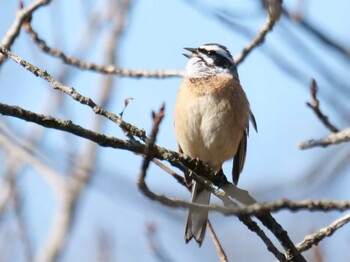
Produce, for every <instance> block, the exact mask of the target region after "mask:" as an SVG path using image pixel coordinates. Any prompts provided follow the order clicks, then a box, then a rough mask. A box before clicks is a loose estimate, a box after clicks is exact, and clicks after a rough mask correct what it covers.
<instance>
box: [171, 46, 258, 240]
mask: <svg viewBox="0 0 350 262" xmlns="http://www.w3.org/2000/svg"><path fill="white" fill-rule="evenodd" d="M184 49H185V50H187V51H189V53H185V54H183V55H184V56H185V57H187V58H188V62H187V65H186V70H185V74H184V77H183V80H182V82H181V85H180V87H179V90H178V93H177V96H176V102H175V109H174V129H175V136H176V141H177V145H178V151H179V152H180V153H183V154H185V155H188V156H190V157H191V158H194V159H199V160H201V161H203V162H204V163H205V164H207V165H208V166H209V167H210V168H212V169H214V170H215V172H216V173H217V174H218V173H219V172H222V165H223V163H224V162H226V161H228V160H230V159H233V167H232V181H233V183H234V184H235V185H237V183H238V179H239V177H240V173H241V172H242V170H243V166H244V162H245V158H246V151H247V136H248V132H249V121H250V122H251V123H252V125H253V127H254V129H255V130H256V131H257V125H256V121H255V117H254V115H253V113H252V111H251V109H250V105H249V101H248V99H247V96H246V94H245V92H244V90H243V89H242V86H241V84H240V80H239V77H238V72H237V66H236V64H235V62H234V60H233V58H232V55H231V53H230V51H229V50H228V48H227V47H225V46H224V45H221V44H217V43H208V44H204V45H201V46H199V47H197V48H184ZM191 191H192V193H191V199H190V202H191V203H196V204H201V205H209V203H210V194H211V193H210V191H208V190H207V189H205V188H204V187H203V185H201V184H199V183H197V182H193V183H192V190H191ZM207 222H208V209H207V208H203V207H193V206H191V207H190V208H189V211H188V216H187V222H186V228H185V240H186V243H188V242H189V241H190V240H191V239H192V238H194V239H195V240H196V241H197V243H198V244H199V246H201V245H202V242H203V239H204V236H205V231H206V226H207Z"/></svg>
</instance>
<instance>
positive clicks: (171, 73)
mask: <svg viewBox="0 0 350 262" xmlns="http://www.w3.org/2000/svg"><path fill="white" fill-rule="evenodd" d="M24 28H25V30H26V31H27V33H28V34H29V35H30V37H31V38H32V39H33V41H34V43H36V44H37V45H38V47H39V48H40V49H41V50H42V51H43V52H45V53H47V54H49V55H51V56H54V57H57V58H59V59H61V60H62V61H63V62H64V63H66V64H68V65H72V66H75V67H78V68H80V69H85V70H90V71H94V72H96V73H101V74H109V75H119V76H123V77H134V78H141V77H148V78H167V77H182V76H183V75H184V72H183V71H181V70H158V71H150V70H146V69H141V70H131V69H121V68H118V67H117V66H115V65H113V64H109V65H98V64H95V63H91V62H87V61H83V60H80V59H78V58H75V57H72V56H68V55H66V54H65V53H64V52H63V51H62V50H60V49H57V48H52V47H50V46H48V45H47V43H46V42H45V40H43V39H41V38H40V37H39V35H38V33H36V32H35V31H34V29H33V28H32V26H31V24H30V22H27V23H25V26H24Z"/></svg>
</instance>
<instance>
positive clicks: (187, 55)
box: [183, 47, 197, 58]
mask: <svg viewBox="0 0 350 262" xmlns="http://www.w3.org/2000/svg"><path fill="white" fill-rule="evenodd" d="M184 49H185V50H187V51H190V52H191V54H183V55H184V56H186V57H187V58H191V57H192V56H193V53H194V52H195V51H197V48H192V47H185V48H184Z"/></svg>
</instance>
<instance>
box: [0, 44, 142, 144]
mask: <svg viewBox="0 0 350 262" xmlns="http://www.w3.org/2000/svg"><path fill="white" fill-rule="evenodd" d="M0 53H2V54H4V55H5V56H7V57H9V58H11V59H12V60H13V61H15V62H16V63H18V64H20V65H21V66H22V67H24V68H25V69H27V70H28V71H29V72H31V73H33V74H34V75H35V76H38V77H40V78H43V79H45V80H46V81H48V82H49V83H50V85H51V86H52V87H53V88H54V89H58V90H60V91H62V92H64V93H65V94H67V95H69V96H71V97H72V98H73V99H74V100H76V101H78V102H79V103H81V104H84V105H87V106H89V107H90V108H91V109H92V110H93V111H94V112H95V113H96V114H99V115H102V116H104V117H106V118H108V119H109V120H111V121H113V122H114V123H116V124H117V125H118V126H119V127H120V128H122V129H123V130H124V132H125V133H127V134H131V135H134V136H137V137H138V138H140V139H141V140H145V139H146V134H145V132H144V131H143V130H140V129H138V128H137V127H135V126H132V125H130V124H127V123H126V122H125V121H123V120H122V119H121V118H120V117H118V116H117V115H116V114H113V113H110V112H107V111H106V110H105V109H103V108H102V107H100V106H98V105H97V104H96V103H95V102H94V101H93V100H92V99H91V98H88V97H85V96H82V95H81V94H79V93H78V92H77V91H76V90H75V89H74V88H73V87H69V86H65V85H63V84H62V83H60V82H59V81H57V80H56V79H55V78H53V77H52V76H51V75H50V74H49V73H47V72H46V71H44V70H41V69H39V68H38V67H36V66H34V65H32V64H30V63H29V62H27V61H25V60H23V59H21V58H20V57H19V56H16V55H15V54H13V53H12V52H10V51H9V50H7V49H6V48H3V47H1V46H0Z"/></svg>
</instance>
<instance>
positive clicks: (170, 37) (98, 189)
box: [0, 0, 350, 261]
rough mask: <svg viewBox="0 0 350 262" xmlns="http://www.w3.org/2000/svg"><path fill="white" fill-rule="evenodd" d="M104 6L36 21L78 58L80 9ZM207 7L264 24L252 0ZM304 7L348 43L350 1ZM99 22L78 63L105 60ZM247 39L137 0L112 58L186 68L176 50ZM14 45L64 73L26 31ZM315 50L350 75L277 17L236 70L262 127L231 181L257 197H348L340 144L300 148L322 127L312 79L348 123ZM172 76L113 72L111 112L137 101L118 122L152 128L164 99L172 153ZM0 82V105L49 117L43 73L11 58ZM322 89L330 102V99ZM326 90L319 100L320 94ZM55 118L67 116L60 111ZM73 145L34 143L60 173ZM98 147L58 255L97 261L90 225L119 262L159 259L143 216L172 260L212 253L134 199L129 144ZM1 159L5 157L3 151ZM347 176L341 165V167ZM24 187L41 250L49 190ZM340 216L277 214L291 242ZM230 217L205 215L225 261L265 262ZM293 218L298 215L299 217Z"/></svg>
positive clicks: (68, 9) (33, 183) (59, 139)
mask: <svg viewBox="0 0 350 262" xmlns="http://www.w3.org/2000/svg"><path fill="white" fill-rule="evenodd" d="M4 2H5V3H3V5H4V6H5V8H2V9H1V10H0V17H1V18H2V21H4V22H3V23H1V24H0V35H4V32H6V30H7V28H8V27H9V25H10V24H11V22H12V20H13V17H14V13H15V8H16V4H17V3H15V2H16V1H13V2H11V1H4ZM106 2H107V1H100V2H98V4H96V3H95V2H94V1H87V2H86V3H85V4H82V3H83V2H82V1H68V0H65V1H53V3H52V5H51V6H50V7H49V8H46V7H45V8H42V9H40V10H39V11H38V12H37V13H36V14H35V15H34V18H33V26H34V28H36V29H37V30H38V31H39V33H40V35H42V37H43V38H45V40H46V41H47V42H48V43H49V44H51V45H53V46H55V47H58V48H60V49H63V50H64V51H65V52H66V53H67V54H75V53H76V52H77V50H79V48H80V47H81V45H82V43H81V42H79V41H77V39H81V37H82V36H83V35H84V32H85V31H86V30H87V28H86V26H87V25H86V20H85V17H84V16H86V15H87V14H89V13H90V12H91V8H92V7H93V6H94V8H101V10H103V7H104V5H105V4H106ZM296 2H299V3H301V2H302V1H292V0H290V1H284V3H285V5H286V6H287V7H288V8H296V6H298V5H297V4H296ZM26 3H28V1H26ZM204 3H205V4H206V5H208V6H212V7H217V6H224V7H225V10H228V11H229V12H232V13H234V14H236V17H234V19H235V21H237V22H240V23H242V24H244V25H247V26H248V27H249V28H250V29H251V30H253V32H255V33H257V32H258V30H259V28H260V27H261V25H262V24H263V23H264V21H265V16H264V13H263V11H262V10H259V9H258V8H257V5H256V1H253V0H251V1H222V2H220V4H214V3H212V2H211V1H204ZM300 5H301V6H303V7H304V8H305V15H306V17H307V19H308V21H311V22H312V23H313V24H314V25H315V26H316V27H317V28H320V29H321V30H322V31H323V32H325V33H327V34H329V35H330V36H332V37H334V39H336V40H337V41H339V42H340V43H342V44H343V45H344V46H349V45H348V44H347V43H349V41H350V35H349V34H348V29H349V28H350V20H349V19H348V14H347V10H349V9H350V2H349V1H347V0H342V1H341V0H339V1H336V4H334V2H330V1H325V0H322V1H316V0H313V1H307V3H304V4H300ZM95 10H96V9H95ZM84 12H85V13H84ZM101 12H102V11H101ZM105 29H106V28H105V27H102V28H101V29H100V33H99V34H98V35H97V37H96V39H94V41H93V42H92V48H91V51H90V52H89V53H88V54H87V55H86V56H84V57H82V59H84V60H88V61H93V62H96V63H103V55H102V51H101V50H103V47H104V45H105V43H104V39H105V33H106V31H105ZM286 30H287V31H288V32H292V33H293V34H295V35H297V36H299V37H300V39H301V41H302V42H303V43H304V44H305V46H306V47H307V48H308V50H302V49H300V48H298V47H295V46H294V47H293V46H292V47H291V46H289V45H288V41H289V40H288V38H287V35H286ZM250 40H251V39H247V38H245V37H243V36H242V35H240V34H239V33H237V31H235V28H229V27H227V26H223V25H222V24H221V23H219V22H218V21H217V20H216V19H214V18H213V17H212V16H210V15H206V14H203V13H201V12H200V11H198V10H196V9H195V8H193V6H191V5H190V4H188V3H187V2H186V1H175V0H170V1H151V0H145V1H135V3H134V5H133V7H132V12H131V14H130V16H129V21H128V27H127V31H126V33H125V35H124V37H123V40H122V42H121V46H120V49H119V51H118V54H117V59H118V61H119V65H120V66H121V67H123V68H130V69H142V68H144V69H151V70H157V69H183V68H184V67H185V64H186V58H185V57H184V56H182V53H183V47H196V46H199V45H201V44H204V43H208V42H219V43H221V44H224V45H226V46H228V47H229V49H230V50H231V53H232V54H235V55H236V54H238V53H240V52H241V50H242V49H243V48H244V47H245V46H246V45H247V44H248V43H249V41H250ZM12 50H13V51H14V52H15V53H16V54H18V55H20V56H22V57H23V58H25V59H27V60H29V61H30V62H32V63H33V64H35V65H38V66H39V67H42V68H45V69H46V70H47V71H48V72H49V73H51V74H52V75H54V76H58V74H59V72H60V70H61V69H62V65H61V63H60V62H59V61H58V60H57V59H54V58H51V57H49V56H47V55H45V54H42V53H41V52H40V51H39V50H38V48H37V47H36V46H35V45H34V44H33V43H32V42H31V40H30V39H29V38H28V37H27V36H26V35H25V33H24V32H22V35H21V37H20V38H19V39H17V41H16V43H15V45H14V46H13V49H12ZM269 50H270V51H271V50H273V51H276V52H278V53H279V54H281V56H280V57H279V59H280V60H281V61H287V62H290V63H291V64H292V65H293V66H295V67H296V68H297V69H298V70H300V71H301V72H302V73H303V75H304V76H305V79H304V81H297V80H295V78H294V77H293V76H291V75H288V74H286V73H285V72H283V71H282V70H281V69H280V68H279V67H278V66H276V64H275V63H274V62H273V61H272V60H271V59H270V58H269V57H268V55H266V52H269ZM313 57H316V58H318V59H319V60H318V61H319V62H320V61H321V62H320V63H322V64H323V65H325V67H326V68H327V72H330V73H331V74H332V76H334V77H335V78H336V79H343V80H344V81H345V80H350V79H349V78H350V75H349V62H347V61H345V60H344V59H342V58H341V57H340V56H339V55H338V54H337V53H335V52H334V51H332V50H331V49H330V48H328V47H325V46H324V45H323V44H320V43H319V42H318V41H317V39H315V38H314V37H310V36H309V35H307V34H306V32H305V31H303V30H300V28H299V27H298V26H295V25H292V24H291V23H290V22H289V21H288V20H286V19H281V21H280V23H279V24H277V26H276V27H275V28H274V30H273V32H272V33H271V34H269V35H268V36H267V39H266V41H265V43H264V45H263V46H262V47H260V48H258V49H257V50H255V51H253V52H252V53H251V54H250V55H249V57H248V58H247V59H246V60H245V61H244V62H243V63H242V64H241V65H240V66H239V68H238V72H239V75H240V80H241V83H242V86H243V87H244V89H245V91H246V93H247V95H248V98H249V100H250V104H251V108H252V110H253V112H254V114H255V116H256V119H257V122H258V128H259V133H258V134H256V133H255V132H254V131H253V130H252V131H251V133H250V136H249V141H248V155H247V160H246V166H245V169H244V172H243V174H242V175H241V179H240V184H239V186H240V187H242V188H244V189H247V190H249V191H250V192H251V193H252V194H253V195H254V196H256V197H257V198H258V199H259V200H273V199H277V198H281V197H283V198H291V199H294V200H299V199H303V198H311V197H314V198H321V199H324V198H335V199H348V198H349V197H350V195H349V191H348V190H347V187H346V185H347V184H348V183H349V182H350V181H349V177H346V176H344V175H338V176H337V177H336V178H335V179H334V180H331V179H329V177H330V172H332V163H333V162H334V164H333V165H336V163H337V159H339V158H341V157H343V156H344V155H346V154H348V155H349V150H348V145H347V146H346V145H342V146H337V147H333V148H329V149H326V150H325V149H312V150H307V151H301V150H299V149H298V147H297V144H298V142H300V141H302V140H305V139H309V138H320V137H322V136H325V135H327V134H328V130H326V129H325V128H324V127H323V126H322V124H321V123H320V122H319V121H318V120H317V119H316V117H315V116H314V114H313V113H312V112H311V110H310V109H308V108H307V107H306V106H305V102H306V101H310V94H309V90H308V86H309V82H310V81H311V78H315V79H316V80H317V81H318V84H319V88H320V91H319V94H320V100H321V108H322V109H323V110H324V112H326V113H327V114H328V115H329V117H330V119H331V120H332V121H333V122H334V123H335V124H336V125H338V126H339V127H341V128H342V127H346V126H348V125H349V122H346V121H345V120H344V119H343V118H342V117H341V116H340V115H339V113H338V112H337V111H336V109H335V108H336V106H337V105H341V106H343V107H344V108H346V109H348V110H350V108H349V102H348V101H349V99H348V98H347V97H345V96H342V95H341V93H339V92H338V91H337V90H336V89H335V87H334V86H333V85H331V84H330V83H329V81H328V80H327V79H326V78H325V75H324V74H322V73H320V72H319V71H318V70H316V69H315V66H313V65H312V63H311V62H312V60H313ZM74 72H75V73H76V75H75V76H74V77H72V78H71V79H70V80H69V82H67V83H65V84H67V85H69V86H73V87H74V88H75V89H76V90H78V91H79V92H81V93H82V94H83V95H85V96H89V97H91V98H93V99H94V100H97V99H98V92H99V87H100V83H101V76H100V75H99V74H96V73H91V72H79V71H76V70H74ZM180 82H181V79H179V78H170V79H163V80H159V79H130V78H118V80H117V81H116V86H115V90H114V93H113V98H112V102H111V104H110V107H109V108H108V110H110V111H112V112H115V113H119V112H120V111H121V109H122V108H123V103H124V99H125V98H128V97H132V98H134V100H133V101H132V102H131V103H130V105H129V106H128V108H127V109H126V111H125V114H124V119H125V120H126V121H128V122H130V123H133V124H135V125H136V126H138V127H141V128H144V129H145V130H146V131H149V130H150V128H151V125H152V121H151V117H150V113H151V111H152V110H157V109H158V108H159V107H160V105H161V104H162V103H163V102H165V104H166V117H165V119H164V121H163V123H162V125H161V130H160V133H159V136H158V140H157V141H158V142H157V143H158V144H159V145H160V146H163V147H167V148H170V149H173V150H175V149H176V141H175V135H174V132H173V115H172V114H173V112H172V111H173V107H174V103H175V97H176V92H177V88H178V86H179V84H180ZM347 88H349V86H347ZM0 89H1V93H2V95H1V96H0V101H1V102H2V103H8V104H16V105H20V106H22V107H24V108H27V109H30V110H33V111H35V112H39V113H45V107H44V106H43V105H44V104H45V103H47V101H50V99H52V97H53V96H57V95H58V92H57V91H53V90H52V89H51V87H50V86H48V84H47V83H46V82H44V81H43V80H42V79H38V78H34V77H33V76H32V75H31V74H29V73H28V72H26V71H24V70H21V69H20V68H19V66H18V65H16V64H14V63H13V62H11V61H8V62H7V63H6V64H5V66H4V67H3V68H2V69H1V71H0ZM327 97H331V98H332V99H333V100H331V101H329V100H326V98H327ZM323 98H324V99H325V100H326V101H323ZM38 101H39V102H38ZM64 103H65V107H66V110H67V111H70V112H71V114H70V115H69V116H70V118H72V119H73V120H74V122H76V123H78V124H80V125H82V126H84V127H89V126H91V120H92V118H93V112H91V110H90V109H89V108H87V107H84V106H82V105H80V104H78V103H76V102H74V101H72V99H70V98H65V100H64ZM56 116H58V117H62V118H66V117H67V115H65V113H64V112H60V113H59V114H57V115H56ZM4 119H5V120H6V121H7V123H9V124H10V125H11V127H13V129H14V130H16V132H18V135H19V136H23V135H24V134H25V133H26V132H28V130H30V128H32V127H33V125H31V124H27V123H23V122H21V121H20V120H13V119H9V118H4ZM105 132H106V133H107V134H110V135H115V136H119V137H123V135H122V132H121V131H120V130H119V129H118V127H116V126H115V125H113V124H112V123H111V122H108V123H106V131H105ZM72 142H73V143H74V146H75V147H76V148H77V149H78V150H82V149H83V147H82V145H83V144H84V142H83V141H82V140H81V139H76V138H74V137H72V136H70V135H66V134H63V133H60V132H58V131H51V132H48V133H46V135H45V136H44V138H43V141H42V142H41V150H42V152H43V153H44V154H45V155H46V156H47V158H49V159H50V160H49V161H48V163H49V165H51V166H53V167H54V168H55V169H57V170H58V171H59V172H61V173H62V174H64V173H65V171H66V170H67V163H69V150H67V145H68V146H69V145H71V144H72ZM68 148H69V147H68ZM329 152H331V153H332V158H330V159H328V160H329V162H330V163H329V164H328V165H326V167H324V168H323V169H321V170H317V173H319V175H318V176H315V179H314V180H312V182H311V183H308V184H307V183H304V184H302V185H300V184H298V181H303V177H305V176H307V175H308V174H310V173H312V169H313V168H314V166H315V165H320V159H321V158H322V157H325V156H327V154H329ZM99 154H100V155H99V157H98V162H97V169H96V171H95V173H94V177H93V180H92V182H91V184H89V186H88V188H87V189H86V191H85V193H84V195H83V198H82V201H81V205H80V208H79V211H78V214H77V219H76V222H75V225H74V229H73V232H72V234H71V237H70V239H69V242H68V246H67V250H66V252H65V253H64V256H63V261H94V260H93V256H94V254H95V251H96V242H95V240H96V233H97V232H99V231H101V230H102V231H105V232H107V233H108V234H110V235H111V236H112V239H113V247H114V250H115V251H114V253H115V258H116V261H118V260H119V261H139V260H140V259H142V260H143V261H155V258H154V256H153V255H152V253H151V251H150V249H149V247H148V245H147V239H146V236H145V231H146V224H147V223H150V222H154V223H156V225H157V228H158V237H159V240H160V242H161V243H162V245H163V246H164V248H165V250H166V251H167V253H168V254H169V255H170V257H172V258H174V261H183V260H193V261H197V260H198V261H200V260H203V261H206V260H209V261H215V260H216V259H217V255H216V252H215V249H214V247H213V246H212V244H211V241H210V239H209V237H208V236H207V239H206V240H205V242H204V244H203V247H202V248H201V249H199V248H197V246H196V245H195V243H190V244H189V245H185V243H184V240H183V231H184V223H185V217H186V212H185V211H184V210H172V209H169V208H167V207H163V206H161V205H159V204H158V203H154V202H151V201H150V200H148V199H145V198H144V197H143V196H142V195H141V193H140V192H139V191H138V189H137V187H136V183H135V181H136V176H137V175H138V173H139V168H140V165H141V159H140V158H139V157H137V156H135V155H133V154H131V153H129V152H125V151H117V150H112V149H107V148H101V149H100V150H99ZM0 157H2V155H0ZM0 161H4V160H3V157H2V158H0ZM230 169H231V163H230V162H228V163H227V164H225V166H224V170H225V171H226V173H229V172H230ZM348 172H349V167H348V168H347V169H346V170H343V171H342V172H340V173H341V174H346V173H348ZM315 180H316V181H315ZM147 182H148V183H149V186H150V187H151V189H153V190H154V191H156V192H158V193H163V194H166V195H169V196H172V197H176V198H180V199H188V198H189V194H188V192H186V190H184V189H183V188H181V187H180V186H179V185H177V184H176V183H174V181H173V180H172V179H171V178H169V176H167V175H166V174H163V172H162V171H160V170H159V169H158V168H156V167H154V166H151V168H150V170H149V175H148V179H147ZM20 184H21V189H22V190H23V195H24V197H25V202H24V210H25V214H26V215H27V216H28V218H29V226H30V227H29V228H30V233H31V235H32V239H33V246H34V248H35V250H37V248H38V247H40V245H41V244H42V242H43V241H44V240H45V237H46V233H47V230H48V228H49V226H50V221H51V216H52V212H53V211H54V208H55V201H54V198H53V197H52V195H50V188H49V187H48V185H47V184H46V183H45V181H43V180H42V178H41V176H39V175H38V172H36V171H35V170H32V169H27V170H26V171H25V172H24V174H23V175H22V176H21V178H20ZM326 185H328V186H326ZM338 216H339V214H333V213H332V214H330V215H327V216H326V215H323V214H308V213H305V212H301V213H298V214H292V213H289V212H281V213H280V214H278V215H276V218H277V219H278V220H279V221H281V223H282V225H283V226H285V227H286V229H287V231H289V232H290V235H291V237H292V239H293V240H295V241H296V242H299V241H301V240H302V238H303V237H304V236H305V235H306V234H308V233H310V232H312V231H313V230H315V229H317V228H319V227H321V226H325V225H327V224H328V223H330V222H331V221H332V219H335V218H337V217H338ZM10 218H11V217H10ZM10 218H9V220H10ZM232 220H233V219H230V218H226V217H223V216H221V215H218V214H212V221H213V225H214V228H215V229H216V230H217V233H218V234H219V237H220V239H222V242H223V243H224V248H226V250H227V252H228V255H229V257H231V258H236V257H238V258H244V259H245V260H241V261H256V260H257V259H260V261H271V260H272V259H273V258H272V256H271V255H270V254H269V253H268V252H267V251H266V248H265V247H264V246H263V245H262V243H261V241H260V240H259V239H258V238H257V237H256V236H255V235H253V234H252V233H251V232H250V231H248V230H247V229H246V228H245V227H244V226H242V225H241V224H240V223H239V222H238V221H236V219H234V221H235V222H234V223H233V222H232ZM299 221H303V223H302V224H300V222H299ZM296 223H298V224H296ZM296 229H297V230H296ZM0 230H1V231H0V233H1V232H4V230H5V229H4V228H1V227H0ZM346 231H347V230H346V229H345V230H343V231H340V232H337V233H336V235H335V236H334V238H333V240H326V241H325V242H324V244H322V245H321V246H322V247H324V248H325V252H326V254H325V255H326V258H330V257H332V258H335V257H336V256H337V255H339V252H337V253H336V252H335V250H337V249H338V250H341V248H342V245H343V247H344V248H345V246H346V245H347V243H348V239H349V235H348V234H346ZM236 236H237V237H236ZM344 240H345V241H344ZM335 243H336V244H335ZM336 245H338V246H336ZM82 247H83V249H82ZM251 248H254V250H255V252H250V251H249V250H250V249H251ZM130 250H132V251H130ZM347 255H348V256H349V254H347ZM339 256H340V255H339ZM326 261H331V260H326ZM334 261H335V260H334Z"/></svg>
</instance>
